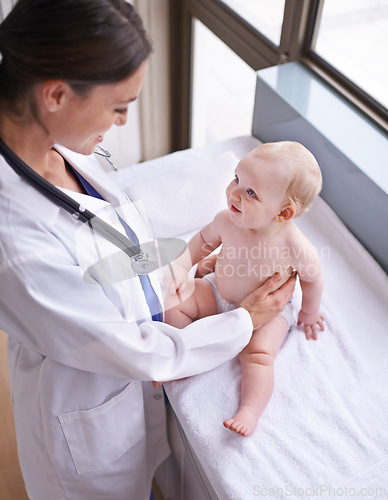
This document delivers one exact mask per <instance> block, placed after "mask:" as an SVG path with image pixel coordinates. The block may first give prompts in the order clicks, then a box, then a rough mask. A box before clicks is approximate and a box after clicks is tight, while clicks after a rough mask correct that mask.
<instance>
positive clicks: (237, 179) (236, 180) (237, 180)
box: [234, 175, 240, 184]
mask: <svg viewBox="0 0 388 500" xmlns="http://www.w3.org/2000/svg"><path fill="white" fill-rule="evenodd" d="M234 180H235V182H236V184H238V183H239V182H240V180H239V178H238V175H235V176H234Z"/></svg>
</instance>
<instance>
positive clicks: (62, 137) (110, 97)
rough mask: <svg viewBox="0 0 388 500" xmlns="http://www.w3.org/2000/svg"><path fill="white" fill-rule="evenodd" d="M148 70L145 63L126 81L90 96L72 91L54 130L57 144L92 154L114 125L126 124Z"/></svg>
mask: <svg viewBox="0 0 388 500" xmlns="http://www.w3.org/2000/svg"><path fill="white" fill-rule="evenodd" d="M146 70H147V62H144V63H142V64H141V65H140V66H139V68H138V69H137V70H136V71H135V72H134V73H133V74H132V75H131V76H129V77H128V78H126V79H125V80H122V81H120V82H117V83H112V84H105V85H96V86H95V87H93V88H92V89H91V90H90V91H89V92H88V94H87V95H86V96H80V95H78V94H76V93H75V92H74V91H73V90H72V89H71V88H70V87H69V92H68V96H67V99H66V101H65V103H64V104H65V105H64V106H63V109H62V113H61V114H60V115H58V117H57V118H58V119H57V122H56V123H55V124H54V127H53V128H52V129H51V132H52V135H53V137H54V141H55V142H57V143H59V144H61V145H63V146H65V147H67V148H68V149H70V150H72V151H75V152H77V153H81V154H85V155H89V154H92V153H93V151H94V148H95V147H96V145H97V144H99V143H100V142H102V140H103V138H104V135H105V133H106V132H107V131H108V130H109V129H110V128H111V127H112V125H117V126H121V125H124V124H125V123H126V121H127V113H128V106H129V104H130V103H131V102H133V101H134V100H135V99H137V97H138V95H139V92H140V90H141V87H142V84H143V81H144V77H145V74H146Z"/></svg>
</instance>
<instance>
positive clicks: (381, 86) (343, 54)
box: [170, 0, 388, 150]
mask: <svg viewBox="0 0 388 500" xmlns="http://www.w3.org/2000/svg"><path fill="white" fill-rule="evenodd" d="M198 22H200V23H201V24H202V25H203V26H206V28H207V29H208V30H210V31H211V32H212V33H213V38H214V39H218V40H219V41H218V43H219V44H221V42H223V44H224V45H226V46H228V47H229V49H230V51H231V52H234V53H235V54H236V57H238V59H239V60H242V61H244V62H245V63H246V65H248V66H249V67H250V68H252V69H253V70H255V71H256V70H260V69H264V68H267V67H271V66H277V65H279V64H282V63H284V62H291V61H300V62H302V63H303V64H305V65H306V66H308V67H309V68H310V69H312V70H313V71H315V72H316V73H317V74H319V76H320V77H321V78H323V79H324V80H325V81H327V82H328V83H329V84H330V85H331V86H332V87H333V88H334V89H335V90H336V91H337V92H339V93H340V94H342V95H343V96H344V97H345V98H346V99H347V101H349V102H351V103H352V104H353V105H354V106H355V107H356V108H357V109H358V111H360V112H361V113H363V115H364V116H367V117H368V119H369V120H370V121H371V122H372V123H373V124H374V125H376V126H377V127H379V129H380V130H382V131H383V132H384V133H387V130H388V125H387V122H388V111H387V106H388V86H387V81H388V65H387V56H386V47H387V46H388V0H271V1H269V0H170V29H171V37H172V40H171V42H172V43H171V49H172V52H171V61H172V64H171V67H172V71H171V82H172V94H171V105H172V108H171V113H172V137H173V143H172V148H173V150H175V149H183V148H186V147H188V146H190V144H191V140H194V142H195V141H196V140H197V139H196V138H198V135H196V134H197V132H196V131H195V127H196V123H198V116H199V114H198V113H200V112H199V111H198V109H197V104H196V105H195V108H196V109H195V113H194V107H193V99H196V100H197V101H196V103H198V102H200V101H198V99H200V100H201V97H200V96H199V95H198V92H197V90H196V88H197V84H198V78H205V77H206V78H207V77H210V76H209V75H208V74H206V71H205V72H204V70H203V66H202V67H201V66H199V65H198V64H197V63H198V60H201V59H205V58H206V53H207V52H209V51H210V50H213V48H214V47H215V45H216V44H217V42H214V40H212V41H211V42H209V45H207V44H201V42H198V43H197V42H195V36H194V35H197V36H199V37H203V36H206V37H208V38H209V40H210V37H209V36H208V35H204V34H203V33H204V30H202V33H200V30H201V29H202V28H198V26H199V24H198ZM194 26H195V28H194ZM198 33H200V34H198ZM195 44H197V45H195ZM213 46H214V47H213ZM201 47H202V48H201ZM200 50H202V55H201V54H200V53H199V51H200ZM214 50H216V49H214ZM217 50H218V49H217ZM194 52H195V56H194ZM223 53H226V52H225V50H223ZM222 57H223V56H222ZM194 59H195V60H194ZM218 62H219V61H218V60H217V61H216V60H215V59H214V66H217V63H218ZM243 66H244V65H243ZM243 66H241V67H243ZM201 68H202V69H201ZM214 69H215V68H214ZM226 71H227V67H226V66H225V71H224V73H225V74H226ZM197 72H199V73H200V74H201V77H199V76H198V73H197ZM221 72H222V70H221ZM245 74H246V72H245V69H244V70H238V74H237V70H236V74H235V77H236V78H235V79H234V80H235V81H237V78H240V80H241V84H242V85H243V86H244V85H245V82H244V81H243V80H244V79H245V76H243V75H245ZM240 75H241V76H240ZM217 98H218V99H220V98H221V95H218V96H217ZM202 102H203V103H204V102H205V100H204V99H202ZM214 104H215V102H213V101H212V100H208V101H207V104H206V106H207V110H206V113H214V111H211V107H213V105H214ZM223 106H224V109H225V108H227V107H228V106H229V103H228V102H224V103H223ZM241 109H243V108H241ZM210 116H211V114H210V115H209V119H211V118H210ZM226 120H227V121H229V122H230V124H231V125H232V122H235V121H236V116H235V115H234V113H233V112H232V110H231V112H230V113H229V115H228V117H227V118H226ZM227 126H228V125H227V123H223V127H224V128H225V127H227ZM206 133H208V132H206ZM208 138H210V136H208Z"/></svg>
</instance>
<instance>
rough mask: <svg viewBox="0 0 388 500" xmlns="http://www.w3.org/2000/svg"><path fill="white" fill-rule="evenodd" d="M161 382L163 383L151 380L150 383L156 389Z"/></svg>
mask: <svg viewBox="0 0 388 500" xmlns="http://www.w3.org/2000/svg"><path fill="white" fill-rule="evenodd" d="M163 384H164V382H152V385H153V386H154V387H155V389H157V388H158V387H160V386H161V385H163Z"/></svg>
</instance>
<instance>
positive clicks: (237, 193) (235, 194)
mask: <svg viewBox="0 0 388 500" xmlns="http://www.w3.org/2000/svg"><path fill="white" fill-rule="evenodd" d="M230 196H231V197H232V198H233V199H234V200H237V201H239V200H240V199H241V196H240V191H239V188H238V186H236V187H235V188H232V189H231V190H230Z"/></svg>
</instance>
